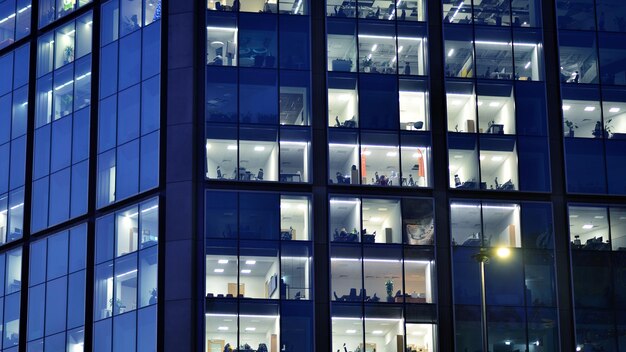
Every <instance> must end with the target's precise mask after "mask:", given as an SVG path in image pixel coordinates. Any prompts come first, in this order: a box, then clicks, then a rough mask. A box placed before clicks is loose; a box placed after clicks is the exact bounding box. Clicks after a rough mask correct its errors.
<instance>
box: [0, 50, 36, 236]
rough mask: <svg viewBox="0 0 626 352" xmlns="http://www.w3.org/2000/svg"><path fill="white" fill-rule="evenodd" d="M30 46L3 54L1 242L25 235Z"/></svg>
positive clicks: (0, 80)
mask: <svg viewBox="0 0 626 352" xmlns="http://www.w3.org/2000/svg"><path fill="white" fill-rule="evenodd" d="M28 62H29V46H28V45H25V46H22V47H20V48H17V49H15V50H13V51H11V52H10V53H8V54H5V55H3V56H2V57H0V67H1V68H0V70H2V78H0V111H1V112H0V245H1V244H4V243H7V242H11V241H14V240H17V239H19V238H22V236H23V228H24V226H23V225H24V224H23V222H24V183H25V171H26V124H27V112H26V109H27V106H28V72H29V65H28Z"/></svg>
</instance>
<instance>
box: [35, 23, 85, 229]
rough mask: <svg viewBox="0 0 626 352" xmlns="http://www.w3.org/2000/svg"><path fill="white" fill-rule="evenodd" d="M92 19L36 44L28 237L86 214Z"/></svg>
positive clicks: (58, 30)
mask: <svg viewBox="0 0 626 352" xmlns="http://www.w3.org/2000/svg"><path fill="white" fill-rule="evenodd" d="M92 17H93V16H92V14H91V13H88V14H86V15H84V16H81V17H79V18H78V19H77V20H76V21H72V22H70V23H69V24H67V25H64V26H62V27H60V28H57V29H55V30H54V31H51V32H49V33H47V34H44V35H43V36H42V37H40V38H39V41H38V46H37V77H38V78H37V93H36V100H35V102H36V107H35V110H36V117H35V142H34V148H35V151H34V158H33V202H32V204H33V209H32V214H33V216H32V221H31V228H32V231H33V232H34V231H38V230H43V229H45V228H47V227H48V226H52V225H55V224H58V223H60V222H63V221H66V220H68V219H71V218H75V217H77V216H80V215H82V214H84V213H85V212H86V211H87V190H88V177H89V175H88V173H89V125H90V116H91V112H90V102H91V62H92V56H91V50H92V48H91V44H92V32H93V28H92V27H93V18H92Z"/></svg>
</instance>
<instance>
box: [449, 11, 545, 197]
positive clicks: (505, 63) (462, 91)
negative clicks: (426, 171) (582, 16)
mask: <svg viewBox="0 0 626 352" xmlns="http://www.w3.org/2000/svg"><path fill="white" fill-rule="evenodd" d="M464 5H465V6H464ZM443 9H444V11H443V14H444V16H445V18H444V39H445V40H444V55H445V69H444V74H445V76H446V101H447V104H446V105H447V109H446V110H447V117H448V120H447V123H448V156H449V169H450V171H449V183H450V187H451V188H457V189H480V190H500V191H516V190H522V191H543V192H545V191H550V189H551V186H550V181H549V180H550V174H549V167H548V164H549V156H548V154H549V149H548V139H547V138H546V137H547V113H546V101H545V90H546V88H545V84H544V83H541V82H542V81H543V80H544V78H543V75H544V73H543V72H544V69H543V44H542V43H543V39H542V34H541V30H540V28H538V27H541V21H540V20H539V17H540V16H539V14H540V12H539V3H538V2H536V1H511V2H509V1H504V2H500V3H499V4H496V5H488V4H486V3H480V2H475V3H473V4H471V3H468V4H464V2H460V3H457V2H448V1H444V4H443Z"/></svg>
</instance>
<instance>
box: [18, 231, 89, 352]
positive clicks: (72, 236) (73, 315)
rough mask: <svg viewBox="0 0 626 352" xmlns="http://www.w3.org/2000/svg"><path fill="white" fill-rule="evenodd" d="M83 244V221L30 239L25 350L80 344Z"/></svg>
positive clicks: (69, 348) (35, 351) (60, 348)
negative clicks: (63, 229)
mask: <svg viewBox="0 0 626 352" xmlns="http://www.w3.org/2000/svg"><path fill="white" fill-rule="evenodd" d="M86 247H87V225H86V224H82V225H78V226H76V227H74V228H71V229H70V230H66V231H63V232H60V233H56V234H53V235H51V236H48V237H47V238H44V239H40V240H37V241H35V242H32V243H31V245H30V264H29V271H30V273H29V277H28V278H29V279H28V281H29V283H28V286H29V288H28V330H27V341H29V342H28V347H27V348H28V351H33V352H39V351H40V352H43V351H63V350H67V351H75V350H77V349H78V350H79V349H81V348H82V345H83V343H84V335H85V332H84V321H85V290H86V285H85V267H86V265H85V263H86V256H87V255H86Z"/></svg>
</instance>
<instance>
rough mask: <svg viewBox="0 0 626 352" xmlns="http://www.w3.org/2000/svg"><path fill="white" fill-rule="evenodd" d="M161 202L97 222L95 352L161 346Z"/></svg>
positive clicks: (94, 303)
mask: <svg viewBox="0 0 626 352" xmlns="http://www.w3.org/2000/svg"><path fill="white" fill-rule="evenodd" d="M158 242H159V202H158V199H156V198H155V199H151V200H148V201H144V202H142V203H139V204H135V205H133V206H131V207H128V208H125V209H122V210H118V211H116V212H114V213H111V214H109V215H105V216H103V217H100V218H98V219H97V220H96V233H95V243H96V245H95V247H96V249H95V258H94V262H93V267H94V271H95V272H94V282H93V285H94V286H93V290H94V301H93V320H94V325H93V346H94V349H93V350H94V351H98V352H111V351H154V350H156V343H157V336H156V333H157V306H156V304H157V301H158V298H159V297H158V286H157V278H158Z"/></svg>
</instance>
